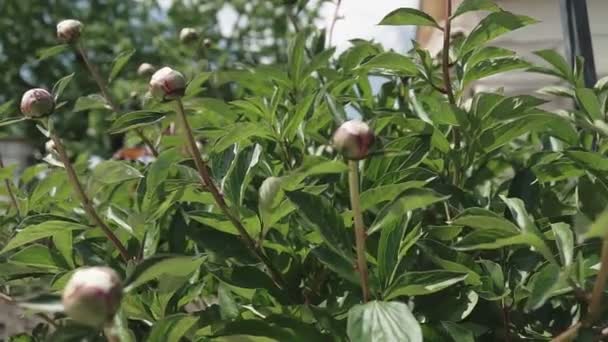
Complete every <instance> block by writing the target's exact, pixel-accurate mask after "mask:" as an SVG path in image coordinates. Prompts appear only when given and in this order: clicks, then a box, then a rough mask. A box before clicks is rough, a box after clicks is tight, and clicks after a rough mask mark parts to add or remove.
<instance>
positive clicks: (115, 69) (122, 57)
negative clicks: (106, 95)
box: [108, 49, 135, 83]
mask: <svg viewBox="0 0 608 342" xmlns="http://www.w3.org/2000/svg"><path fill="white" fill-rule="evenodd" d="M133 54H135V49H131V50H127V51H123V52H121V53H119V54H118V55H117V56H116V58H114V61H113V62H112V70H111V71H110V76H109V77H108V82H110V83H111V82H112V81H114V79H115V78H116V76H118V74H119V73H120V72H121V71H122V69H123V68H124V67H125V66H126V65H127V63H129V60H130V59H131V57H132V56H133Z"/></svg>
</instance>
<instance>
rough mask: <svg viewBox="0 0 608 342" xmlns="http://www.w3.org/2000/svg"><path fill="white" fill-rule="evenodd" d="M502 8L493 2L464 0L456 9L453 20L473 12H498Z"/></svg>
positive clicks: (487, 0)
mask: <svg viewBox="0 0 608 342" xmlns="http://www.w3.org/2000/svg"><path fill="white" fill-rule="evenodd" d="M500 10H501V8H500V7H498V6H497V5H496V4H495V3H494V1H493V0H464V1H463V2H462V3H461V4H460V5H459V6H458V8H457V9H456V11H455V12H454V14H452V16H451V18H452V19H454V18H456V17H458V16H459V15H462V14H464V13H467V12H472V11H491V12H498V11H500Z"/></svg>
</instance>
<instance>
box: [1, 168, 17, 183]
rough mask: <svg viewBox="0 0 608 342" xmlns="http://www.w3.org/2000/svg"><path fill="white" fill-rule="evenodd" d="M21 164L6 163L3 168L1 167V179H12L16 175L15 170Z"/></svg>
mask: <svg viewBox="0 0 608 342" xmlns="http://www.w3.org/2000/svg"><path fill="white" fill-rule="evenodd" d="M18 166H19V164H11V165H5V166H4V167H3V168H0V180H5V179H8V180H11V181H12V179H13V178H14V177H15V170H16V169H17V167H18Z"/></svg>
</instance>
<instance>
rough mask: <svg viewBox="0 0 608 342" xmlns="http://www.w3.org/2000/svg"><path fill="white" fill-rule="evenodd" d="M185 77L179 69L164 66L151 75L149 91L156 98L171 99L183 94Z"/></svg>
mask: <svg viewBox="0 0 608 342" xmlns="http://www.w3.org/2000/svg"><path fill="white" fill-rule="evenodd" d="M185 90H186V79H185V78H184V75H182V74H181V73H180V72H179V71H175V70H173V69H171V68H169V67H164V68H162V69H160V70H158V71H157V72H155V73H154V75H152V78H151V79H150V93H152V96H154V97H155V98H157V99H162V100H171V99H175V98H178V97H180V96H183V95H184V91H185Z"/></svg>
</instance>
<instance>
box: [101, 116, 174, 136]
mask: <svg viewBox="0 0 608 342" xmlns="http://www.w3.org/2000/svg"><path fill="white" fill-rule="evenodd" d="M164 117H165V114H163V113H160V112H151V111H147V110H140V111H136V112H130V113H126V114H123V115H121V116H120V117H118V119H116V120H115V121H114V122H113V123H112V126H111V127H110V129H109V130H108V133H110V134H117V133H123V132H126V131H128V130H131V129H133V128H136V127H142V126H148V125H153V124H156V123H157V122H160V121H161V120H162V119H163V118H164Z"/></svg>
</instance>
